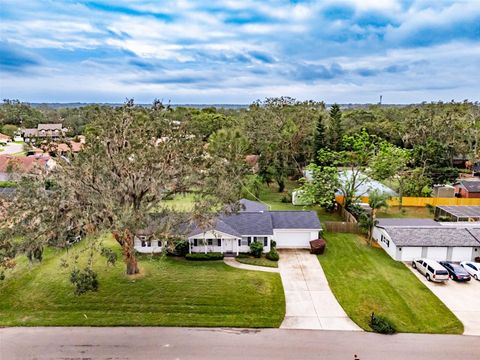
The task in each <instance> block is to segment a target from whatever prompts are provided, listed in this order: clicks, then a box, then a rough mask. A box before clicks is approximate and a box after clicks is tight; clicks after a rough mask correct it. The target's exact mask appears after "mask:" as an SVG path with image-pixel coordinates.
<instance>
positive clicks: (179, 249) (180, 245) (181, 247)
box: [173, 240, 189, 256]
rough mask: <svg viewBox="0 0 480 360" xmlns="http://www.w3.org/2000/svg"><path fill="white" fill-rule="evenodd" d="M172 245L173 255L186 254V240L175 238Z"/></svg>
mask: <svg viewBox="0 0 480 360" xmlns="http://www.w3.org/2000/svg"><path fill="white" fill-rule="evenodd" d="M173 245H174V247H175V248H174V255H177V256H185V255H186V254H188V247H189V245H188V241H186V240H175V241H174V242H173Z"/></svg>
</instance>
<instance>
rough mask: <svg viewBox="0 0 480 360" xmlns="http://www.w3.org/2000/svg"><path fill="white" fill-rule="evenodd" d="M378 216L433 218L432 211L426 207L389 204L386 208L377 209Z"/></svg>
mask: <svg viewBox="0 0 480 360" xmlns="http://www.w3.org/2000/svg"><path fill="white" fill-rule="evenodd" d="M377 217H379V218H430V219H433V213H431V212H430V210H429V209H428V208H426V207H405V206H404V207H402V209H399V208H398V206H390V207H389V208H387V209H382V210H379V211H378V213H377Z"/></svg>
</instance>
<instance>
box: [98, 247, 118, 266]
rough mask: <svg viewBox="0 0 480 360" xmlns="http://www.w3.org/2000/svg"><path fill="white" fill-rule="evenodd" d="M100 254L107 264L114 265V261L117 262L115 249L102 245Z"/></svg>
mask: <svg viewBox="0 0 480 360" xmlns="http://www.w3.org/2000/svg"><path fill="white" fill-rule="evenodd" d="M100 255H102V256H103V257H104V258H106V259H107V265H112V266H114V265H115V263H116V262H117V258H118V256H117V254H116V253H115V251H113V250H112V249H110V248H107V247H102V250H101V251H100Z"/></svg>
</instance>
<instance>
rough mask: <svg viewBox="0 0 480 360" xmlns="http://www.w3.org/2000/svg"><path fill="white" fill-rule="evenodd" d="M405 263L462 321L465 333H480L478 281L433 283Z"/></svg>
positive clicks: (479, 283) (479, 292) (479, 282)
mask: <svg viewBox="0 0 480 360" xmlns="http://www.w3.org/2000/svg"><path fill="white" fill-rule="evenodd" d="M405 265H407V267H408V268H409V269H410V270H411V271H412V272H413V273H414V274H415V276H416V277H417V278H418V279H419V280H420V281H421V282H422V283H424V284H425V286H426V287H428V288H429V289H430V290H431V291H432V292H433V293H434V294H435V295H436V296H437V297H438V298H439V299H440V300H441V301H442V302H443V303H444V304H445V305H446V306H447V307H448V308H449V309H450V311H451V312H453V313H454V314H455V316H456V317H457V318H458V319H459V320H460V321H461V322H462V323H463V327H464V332H463V333H464V334H465V335H477V336H479V335H480V281H478V280H475V279H473V278H472V280H470V281H468V282H464V283H463V282H456V281H453V280H448V281H447V282H446V283H445V284H444V283H435V282H433V281H427V279H426V278H425V276H423V275H422V274H420V273H419V272H418V271H417V270H416V269H413V268H412V265H411V264H410V263H406V264H405Z"/></svg>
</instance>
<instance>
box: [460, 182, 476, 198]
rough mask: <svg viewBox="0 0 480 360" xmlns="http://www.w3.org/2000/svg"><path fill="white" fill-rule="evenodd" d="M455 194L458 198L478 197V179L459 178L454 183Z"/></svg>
mask: <svg viewBox="0 0 480 360" xmlns="http://www.w3.org/2000/svg"><path fill="white" fill-rule="evenodd" d="M454 187H455V194H456V196H457V197H460V198H480V181H478V180H461V181H459V182H457V183H456V184H454Z"/></svg>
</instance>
